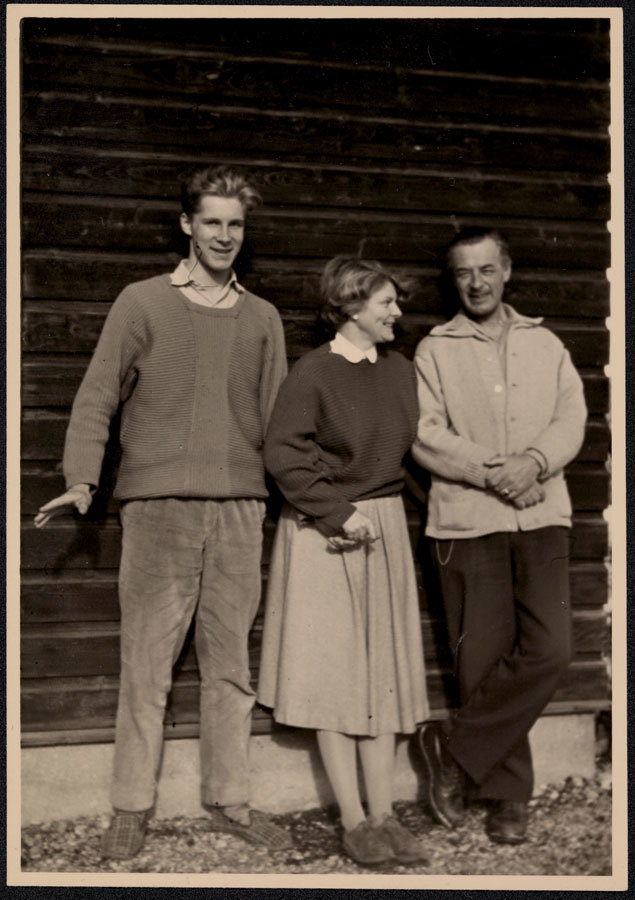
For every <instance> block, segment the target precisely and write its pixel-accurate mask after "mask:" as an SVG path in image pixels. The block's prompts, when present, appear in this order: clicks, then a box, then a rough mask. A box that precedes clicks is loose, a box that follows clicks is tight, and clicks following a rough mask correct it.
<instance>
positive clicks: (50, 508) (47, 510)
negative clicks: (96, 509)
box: [34, 484, 93, 528]
mask: <svg viewBox="0 0 635 900" xmlns="http://www.w3.org/2000/svg"><path fill="white" fill-rule="evenodd" d="M92 502H93V495H92V493H91V490H90V485H89V484H76V485H74V486H73V487H72V488H69V489H68V490H67V491H66V493H65V494H61V495H60V496H59V497H56V498H55V499H54V500H51V501H50V502H49V503H46V504H45V505H44V506H41V507H40V511H39V512H38V514H37V516H36V517H35V519H34V522H35V527H36V528H42V526H44V525H46V523H47V522H49V521H50V520H51V519H52V518H54V516H59V515H61V514H62V513H65V512H68V507H69V506H74V507H75V509H76V510H77V511H78V512H80V513H81V514H82V515H84V514H85V513H86V512H88V507H89V506H90V504H91V503H92Z"/></svg>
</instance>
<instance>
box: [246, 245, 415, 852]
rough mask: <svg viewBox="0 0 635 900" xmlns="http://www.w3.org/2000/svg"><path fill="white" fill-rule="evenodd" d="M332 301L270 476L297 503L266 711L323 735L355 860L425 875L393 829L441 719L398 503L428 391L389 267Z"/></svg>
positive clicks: (284, 519)
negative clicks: (326, 337)
mask: <svg viewBox="0 0 635 900" xmlns="http://www.w3.org/2000/svg"><path fill="white" fill-rule="evenodd" d="M322 294H323V299H324V301H325V304H324V308H323V310H322V319H323V320H324V321H325V322H326V323H327V324H329V325H330V326H331V327H332V330H333V331H336V335H335V338H334V340H332V341H331V342H330V343H326V344H324V345H322V346H321V347H318V348H317V349H316V350H313V351H311V352H310V353H308V354H307V355H306V356H304V357H303V358H302V359H301V360H300V361H299V362H298V363H297V364H296V365H295V367H294V368H293V370H292V372H291V374H290V375H289V376H288V378H287V379H286V381H285V382H284V383H283V385H282V388H281V390H280V393H279V395H278V399H277V401H276V405H275V408H274V412H273V416H272V419H271V422H270V426H269V430H268V433H267V437H266V440H265V448H264V454H265V465H266V467H267V469H268V470H269V471H270V472H271V474H272V475H273V476H274V478H275V479H276V481H277V483H278V485H279V486H280V489H281V491H282V493H283V494H284V496H285V498H286V500H287V501H288V503H287V504H286V505H285V508H284V509H283V512H282V514H281V517H280V522H279V524H278V530H277V533H276V540H275V544H274V550H273V556H272V560H271V567H270V576H269V591H268V599H267V610H266V616H265V625H264V634H263V651H262V663H261V671H260V684H259V693H258V699H259V701H260V703H262V704H263V705H265V706H269V707H273V710H274V717H275V719H276V721H278V722H282V723H285V724H287V725H294V726H298V727H301V728H312V729H315V730H316V731H317V741H318V746H319V749H320V753H321V757H322V760H323V763H324V767H325V769H326V773H327V775H328V778H329V780H330V783H331V786H332V789H333V792H334V794H335V798H336V800H337V803H338V806H339V809H340V814H341V819H342V825H343V829H344V839H343V842H344V849H345V850H346V852H347V853H348V854H349V856H351V857H352V858H353V859H354V860H356V861H357V862H359V863H362V864H365V865H378V864H382V863H385V862H388V861H391V860H392V861H398V862H400V863H414V862H418V863H422V862H425V856H424V853H423V848H422V847H421V845H420V843H419V841H418V840H417V839H415V837H414V836H413V835H412V834H410V832H409V831H407V830H406V829H405V828H403V827H402V826H401V825H400V824H399V823H398V822H397V820H396V819H395V818H394V816H393V815H392V776H393V766H394V753H395V734H396V733H404V732H405V733H411V732H413V731H414V730H415V726H416V724H417V723H418V722H421V721H422V720H423V719H425V718H426V716H427V713H428V704H427V697H426V692H425V672H424V663H423V651H422V644H421V627H420V619H419V607H418V598H417V588H416V583H415V577H414V568H413V563H412V554H411V550H410V543H409V539H408V531H407V526H406V519H405V514H404V509H403V503H402V500H401V496H400V491H401V489H402V487H403V468H402V461H403V457H404V455H405V454H406V452H407V451H408V449H409V447H410V445H411V443H412V441H413V439H414V436H415V432H416V426H417V416H418V406H417V397H416V385H415V378H414V373H413V369H412V364H411V363H409V362H408V361H407V360H406V359H405V358H404V357H403V356H401V354H399V353H396V352H394V351H388V350H386V349H385V348H384V347H383V345H384V344H385V343H389V342H390V341H393V340H394V325H395V322H396V321H397V319H398V318H399V316H400V315H401V311H400V309H399V306H398V300H399V299H400V298H401V295H402V294H401V289H400V287H399V285H398V284H397V282H396V281H395V280H394V278H393V277H392V276H391V275H389V274H388V273H387V272H386V271H385V270H384V269H383V268H382V267H381V266H380V265H379V263H376V262H370V261H365V260H359V259H348V258H345V257H337V258H336V259H334V260H331V262H329V263H328V264H327V266H326V268H325V270H324V275H323V278H322ZM378 345H380V346H378ZM357 753H359V758H360V760H361V767H362V771H363V774H364V781H365V785H366V796H367V802H368V810H369V815H368V818H366V816H365V813H364V810H363V808H362V803H361V798H360V792H359V787H358V780H357Z"/></svg>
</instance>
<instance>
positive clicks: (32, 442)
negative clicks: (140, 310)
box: [20, 408, 611, 462]
mask: <svg viewBox="0 0 635 900" xmlns="http://www.w3.org/2000/svg"><path fill="white" fill-rule="evenodd" d="M68 418H69V411H68V410H67V409H37V408H35V409H32V408H27V409H25V410H24V411H23V414H22V423H21V446H20V453H21V456H22V459H24V460H60V459H61V458H62V453H63V451H64V436H65V434H66V428H67V425H68ZM610 440H611V433H610V429H609V426H608V423H607V421H606V419H605V418H604V417H602V416H596V417H591V418H590V419H589V420H588V421H587V425H586V433H585V439H584V444H583V446H582V449H581V450H580V453H579V454H578V456H577V457H576V459H577V461H578V462H604V461H605V460H606V458H607V456H608V452H609V447H610Z"/></svg>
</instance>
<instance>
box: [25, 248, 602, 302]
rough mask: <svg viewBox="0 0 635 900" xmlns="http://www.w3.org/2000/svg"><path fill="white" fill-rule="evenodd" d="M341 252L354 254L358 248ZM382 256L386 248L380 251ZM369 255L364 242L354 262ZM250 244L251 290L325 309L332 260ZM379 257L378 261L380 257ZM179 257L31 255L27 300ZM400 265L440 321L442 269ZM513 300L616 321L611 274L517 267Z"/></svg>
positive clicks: (138, 273) (109, 291) (102, 287)
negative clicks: (326, 273)
mask: <svg viewBox="0 0 635 900" xmlns="http://www.w3.org/2000/svg"><path fill="white" fill-rule="evenodd" d="M340 249H342V250H344V249H347V250H350V251H351V253H353V251H352V247H349V248H344V247H341V248H340ZM377 249H379V248H377ZM358 251H359V252H362V253H363V255H364V257H365V258H366V259H369V258H371V257H370V255H369V254H366V253H365V252H364V245H363V240H362V241H360V242H359V246H357V247H356V249H355V252H354V253H353V255H357V252H358ZM252 252H253V248H252V246H251V244H249V245H248V246H247V248H246V252H243V254H242V257H243V258H242V259H241V258H240V257H239V261H238V264H237V271H238V275H239V278H240V280H241V281H242V282H243V283H244V285H245V287H247V288H249V289H250V290H252V291H254V292H255V293H256V294H258V295H259V296H261V297H265V298H266V299H268V300H271V301H272V302H274V303H275V304H276V305H277V306H279V307H289V308H293V307H300V308H309V309H312V310H315V309H316V308H317V307H318V306H319V304H320V290H319V283H320V276H321V272H322V269H323V267H324V263H325V262H326V259H319V260H318V259H313V260H300V259H288V258H286V259H285V258H280V257H276V256H272V257H266V256H262V255H258V256H256V257H252V256H251V253H252ZM375 255H377V254H375ZM179 259H180V255H179V254H177V253H172V254H168V253H165V254H164V253H161V254H154V253H138V252H137V253H133V252H130V253H116V252H113V251H100V252H96V251H91V250H77V249H72V250H71V249H61V248H56V247H48V248H41V247H38V248H31V249H28V250H25V252H24V261H23V273H24V277H23V296H24V297H25V299H38V298H41V299H46V300H49V299H54V300H64V301H66V302H68V301H71V300H79V301H83V300H90V301H98V302H111V301H113V300H115V298H116V297H117V295H118V294H119V292H120V291H121V290H122V289H123V288H124V287H125V286H126V285H127V284H130V283H132V282H135V281H140V280H142V279H144V278H149V277H152V276H154V275H160V274H162V273H164V272H170V271H172V270H173V269H174V268H175V266H176V265H177V263H178V261H179ZM422 259H423V260H424V262H423V264H422V265H415V264H412V263H411V264H408V263H403V262H402V263H398V262H397V261H395V260H392V259H390V258H387V257H383V260H384V262H386V263H387V264H389V265H390V266H391V267H392V268H394V270H395V273H396V274H397V275H401V276H402V277H403V278H406V279H408V280H409V281H410V282H411V284H412V290H413V296H412V297H411V299H410V301H409V303H408V307H407V312H410V311H412V312H417V311H419V312H426V313H428V314H440V313H441V311H442V310H443V309H444V301H443V299H442V296H441V292H440V290H439V283H438V281H439V272H440V270H439V268H438V267H436V268H435V267H432V266H429V265H426V262H425V260H426V255H425V254H422ZM506 299H508V300H509V302H510V303H511V304H512V305H513V306H515V307H516V309H518V311H519V312H522V313H523V314H525V315H532V316H547V317H551V316H571V317H573V316H579V317H583V318H584V317H590V318H604V317H606V316H607V315H609V312H610V307H609V285H608V281H607V279H606V277H605V274H604V272H601V273H600V272H599V271H598V272H584V271H581V270H577V271H575V270H574V271H568V272H566V271H565V272H564V274H563V273H562V272H560V271H556V270H544V269H540V270H538V269H520V268H515V269H514V273H513V278H512V280H511V281H510V282H509V285H508V288H507V291H506Z"/></svg>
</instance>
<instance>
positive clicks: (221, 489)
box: [64, 274, 286, 499]
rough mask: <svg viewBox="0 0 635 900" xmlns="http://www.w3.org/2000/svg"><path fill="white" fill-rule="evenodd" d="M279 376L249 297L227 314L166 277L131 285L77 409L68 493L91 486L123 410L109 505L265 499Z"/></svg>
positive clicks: (276, 357)
mask: <svg viewBox="0 0 635 900" xmlns="http://www.w3.org/2000/svg"><path fill="white" fill-rule="evenodd" d="M285 374H286V355H285V346H284V333H283V329H282V323H281V321H280V316H279V315H278V312H277V310H276V309H275V307H274V306H273V305H272V304H270V303H268V302H267V301H265V300H262V299H260V298H259V297H256V296H254V295H253V294H250V293H249V292H248V291H245V292H243V293H241V294H240V296H239V297H238V300H237V301H236V303H235V305H234V306H233V307H231V308H230V309H213V308H208V307H205V306H202V305H200V304H195V303H192V302H191V301H190V300H188V299H187V298H186V297H185V296H184V294H183V293H182V291H180V290H179V288H178V287H175V286H173V285H171V283H170V276H169V275H168V274H165V275H160V276H157V277H155V278H150V279H147V280H145V281H140V282H136V283H134V284H131V285H128V287H126V288H125V289H124V290H123V291H122V293H121V294H120V295H119V297H118V298H117V300H116V301H115V303H114V304H113V306H112V309H111V310H110V313H109V315H108V317H107V319H106V323H105V325H104V328H103V331H102V334H101V336H100V338H99V342H98V344H97V347H96V349H95V352H94V354H93V358H92V360H91V362H90V365H89V367H88V370H87V372H86V375H85V376H84V380H83V381H82V384H81V386H80V388H79V391H78V393H77V396H76V398H75V402H74V404H73V410H72V414H71V419H70V423H69V427H68V431H67V433H66V445H65V449H64V475H65V478H66V484H67V486H68V487H71V486H72V485H74V484H78V483H88V484H93V485H96V484H97V483H98V481H99V475H100V471H101V465H102V461H103V456H104V450H105V446H106V442H107V439H108V432H109V426H110V422H111V420H112V418H113V416H114V415H115V413H116V411H117V409H118V407H119V405H120V404H122V413H121V426H120V441H121V448H122V458H121V465H120V468H119V474H118V479H117V486H116V489H115V496H116V497H119V498H121V499H133V498H149V497H166V496H172V497H204V498H210V499H222V498H227V497H266V496H267V491H266V488H265V480H264V467H263V462H262V454H261V449H262V443H263V439H264V433H265V430H266V426H267V423H268V420H269V416H270V414H271V410H272V408H273V404H274V401H275V398H276V394H277V392H278V388H279V386H280V383H281V382H282V380H283V378H284V376H285Z"/></svg>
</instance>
